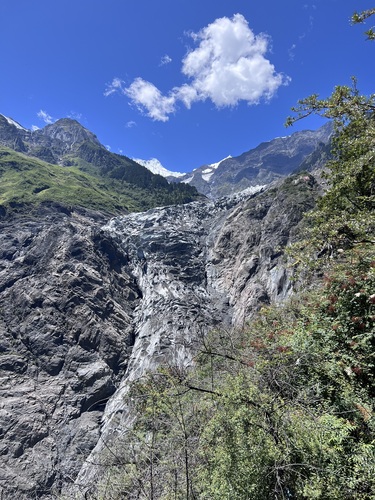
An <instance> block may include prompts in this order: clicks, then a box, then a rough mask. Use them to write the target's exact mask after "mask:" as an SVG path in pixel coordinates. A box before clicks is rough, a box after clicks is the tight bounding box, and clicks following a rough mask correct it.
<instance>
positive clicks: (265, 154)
mask: <svg viewBox="0 0 375 500" xmlns="http://www.w3.org/2000/svg"><path fill="white" fill-rule="evenodd" d="M332 131H333V128H332V124H331V123H329V122H328V123H327V124H325V125H323V126H322V127H320V128H319V129H317V130H302V131H299V132H295V133H293V134H291V135H288V136H285V137H277V138H275V139H273V140H271V141H268V142H263V143H261V144H259V145H258V146H257V147H255V148H253V149H250V150H249V151H246V152H244V153H242V154H241V155H240V156H236V157H231V156H229V157H227V158H224V159H223V160H222V161H220V162H218V163H213V164H211V165H203V166H201V167H199V168H197V169H195V170H194V171H193V172H190V173H188V174H186V175H185V176H183V177H179V178H178V181H179V182H185V183H189V184H190V185H192V186H195V187H196V188H197V189H198V191H199V192H200V193H203V194H204V195H206V196H208V197H210V198H218V197H220V196H227V195H230V194H233V193H236V192H238V191H241V190H244V189H247V188H249V187H252V186H260V185H267V184H269V183H270V182H272V181H274V180H276V179H281V178H283V177H285V176H286V175H289V174H291V173H292V172H294V171H295V170H296V169H297V168H299V167H300V165H301V163H302V162H303V161H308V160H307V159H308V158H309V157H311V158H312V160H311V161H310V164H311V165H314V164H315V163H316V160H317V157H321V156H322V151H321V150H322V148H323V147H326V146H327V144H328V143H329V141H330V138H331V135H332Z"/></svg>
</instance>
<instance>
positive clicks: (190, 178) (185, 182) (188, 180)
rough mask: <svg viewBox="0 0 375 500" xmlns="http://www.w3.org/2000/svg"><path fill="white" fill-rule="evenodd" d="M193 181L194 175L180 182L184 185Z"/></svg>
mask: <svg viewBox="0 0 375 500" xmlns="http://www.w3.org/2000/svg"><path fill="white" fill-rule="evenodd" d="M193 179H194V175H192V176H191V177H188V178H187V179H184V180H183V181H181V182H183V183H184V184H189V182H191V181H192V180H193Z"/></svg>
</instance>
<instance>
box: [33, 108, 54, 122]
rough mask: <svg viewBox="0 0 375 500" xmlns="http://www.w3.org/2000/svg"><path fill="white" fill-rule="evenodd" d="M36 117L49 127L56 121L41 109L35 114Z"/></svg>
mask: <svg viewBox="0 0 375 500" xmlns="http://www.w3.org/2000/svg"><path fill="white" fill-rule="evenodd" d="M37 116H38V118H40V119H41V120H43V121H44V123H46V124H47V125H50V124H51V123H54V122H55V121H56V119H55V118H52V116H51V115H49V114H48V113H47V112H46V111H43V109H41V110H40V111H39V112H38V113H37Z"/></svg>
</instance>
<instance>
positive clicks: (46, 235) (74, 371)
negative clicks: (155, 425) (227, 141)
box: [0, 174, 317, 499]
mask: <svg viewBox="0 0 375 500" xmlns="http://www.w3.org/2000/svg"><path fill="white" fill-rule="evenodd" d="M316 193H317V185H316V183H315V181H314V178H313V177H312V176H310V175H302V174H301V175H299V176H297V177H295V178H290V179H287V181H286V182H285V183H283V184H282V185H279V186H274V187H271V188H270V189H268V190H267V191H265V192H260V193H258V194H255V195H254V194H253V195H250V196H247V197H241V196H238V197H232V198H223V199H220V200H218V201H215V202H214V201H199V202H193V203H190V204H187V205H182V206H170V207H165V208H159V209H153V210H150V211H148V212H145V213H139V214H129V215H126V216H123V217H117V218H114V219H112V220H106V219H105V218H104V216H103V215H101V214H99V213H95V212H90V211H83V210H72V211H70V210H67V209H66V208H64V207H62V206H57V205H48V206H47V205H44V206H43V205H42V206H41V207H40V208H39V211H38V212H35V213H34V214H28V215H24V216H18V217H15V216H14V217H12V218H9V219H3V220H2V221H1V222H0V225H1V239H0V312H1V318H0V332H1V335H0V374H1V375H0V377H1V378H0V391H1V403H0V435H1V444H0V463H1V466H0V492H1V495H0V496H1V497H2V498H3V499H13V498H14V497H15V496H17V497H18V498H20V499H29V498H46V499H47V498H54V497H55V496H56V495H58V494H61V492H63V493H64V494H65V495H66V496H67V497H68V498H75V496H74V495H77V496H78V498H80V497H82V498H83V497H84V495H85V494H89V493H88V492H89V491H90V489H91V488H92V487H93V486H95V483H96V481H97V480H98V478H99V477H100V475H101V473H102V467H101V465H103V461H102V457H103V452H104V449H110V447H111V446H112V444H113V440H114V439H115V438H116V435H117V433H118V432H120V433H122V432H124V427H125V426H126V425H127V421H128V418H129V415H128V414H127V411H126V407H124V401H123V394H124V393H125V392H126V390H127V387H128V383H129V381H131V380H134V379H135V378H137V377H139V376H141V375H142V374H143V373H144V372H145V371H146V370H148V369H153V368H155V367H156V366H158V365H159V364H160V363H161V362H168V363H181V364H185V365H186V364H188V363H190V362H191V357H192V353H193V352H194V350H195V349H197V348H198V347H199V340H200V339H201V337H202V335H204V334H205V333H207V332H208V331H209V330H210V329H212V328H217V327H225V328H232V327H236V328H237V327H242V326H243V325H244V323H245V322H246V320H247V318H249V317H250V316H251V315H252V314H253V313H254V312H255V311H256V309H257V308H258V307H259V306H260V305H261V304H263V303H269V302H270V301H278V300H281V299H283V298H284V297H285V296H286V295H288V293H289V292H290V289H291V283H290V270H289V269H288V268H287V267H286V266H285V262H284V256H283V249H284V247H285V245H287V244H288V242H289V241H290V240H291V239H293V237H294V236H293V234H294V232H295V230H296V227H297V226H298V223H299V221H300V219H301V216H302V213H303V211H305V210H306V209H307V208H309V207H310V206H312V204H313V202H314V198H315V196H316ZM94 489H95V488H94Z"/></svg>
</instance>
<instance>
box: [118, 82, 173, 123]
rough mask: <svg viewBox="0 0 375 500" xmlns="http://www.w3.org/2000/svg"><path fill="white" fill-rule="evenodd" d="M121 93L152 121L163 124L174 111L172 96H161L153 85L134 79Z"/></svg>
mask: <svg viewBox="0 0 375 500" xmlns="http://www.w3.org/2000/svg"><path fill="white" fill-rule="evenodd" d="M123 92H124V93H125V94H126V95H127V96H128V97H129V98H130V100H131V101H132V102H133V104H135V106H137V108H138V109H139V110H140V111H143V110H146V112H147V115H148V116H149V117H150V118H152V119H153V120H157V121H162V122H165V121H167V120H168V115H170V114H171V113H173V112H174V111H175V104H176V99H175V97H174V96H173V95H169V96H163V94H162V93H161V92H160V90H159V89H158V88H157V87H155V85H154V84H153V83H150V82H147V81H146V80H143V79H142V78H136V79H135V80H134V82H133V83H132V84H131V85H130V87H128V88H126V89H123Z"/></svg>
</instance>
